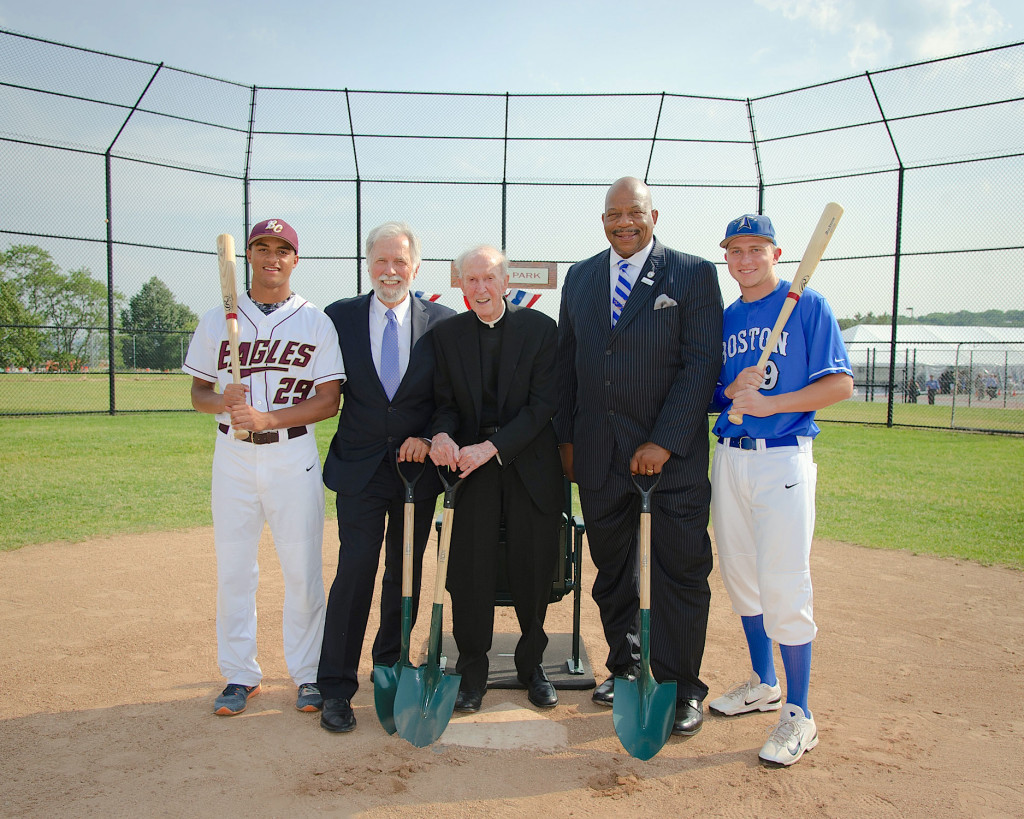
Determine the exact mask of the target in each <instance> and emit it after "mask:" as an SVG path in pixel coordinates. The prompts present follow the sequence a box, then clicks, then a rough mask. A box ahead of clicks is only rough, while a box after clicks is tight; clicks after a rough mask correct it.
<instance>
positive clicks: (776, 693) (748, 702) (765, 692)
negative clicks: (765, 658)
mask: <svg viewBox="0 0 1024 819" xmlns="http://www.w3.org/2000/svg"><path fill="white" fill-rule="evenodd" d="M708 707H709V708H710V709H711V710H712V711H717V712H718V713H719V714H725V715H726V716H728V717H731V716H733V714H746V713H747V712H749V711H778V710H779V709H780V708H781V707H782V689H781V688H780V687H779V685H778V684H775V685H767V684H766V683H763V682H761V678H760V677H758V676H757V672H756V671H753V672H751V674H750V679H749V680H748V681H747V682H745V683H740V684H739V685H737V686H736V687H735V688H731V689H730V690H729V691H726V692H725V693H724V694H722V696H720V697H719V698H718V699H714V700H711V702H710V703H708Z"/></svg>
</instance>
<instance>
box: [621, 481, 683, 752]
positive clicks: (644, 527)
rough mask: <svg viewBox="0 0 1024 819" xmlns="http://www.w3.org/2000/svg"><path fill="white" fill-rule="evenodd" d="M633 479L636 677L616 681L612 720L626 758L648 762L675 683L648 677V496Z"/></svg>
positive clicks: (667, 731)
mask: <svg viewBox="0 0 1024 819" xmlns="http://www.w3.org/2000/svg"><path fill="white" fill-rule="evenodd" d="M660 480H661V475H660V474H659V475H658V477H657V478H655V480H654V483H652V484H651V486H650V488H649V489H647V490H644V488H643V487H642V486H641V485H640V483H639V482H638V481H637V479H636V477H635V476H634V477H633V485H634V486H635V487H636V489H637V491H638V492H639V493H640V674H639V675H638V676H637V677H636V679H633V680H631V679H628V678H627V677H616V679H615V699H614V700H613V701H612V720H613V722H614V724H615V733H616V734H618V735H619V741H620V742H621V743H622V747H623V748H625V749H626V750H627V751H628V752H629V755H630V756H633V757H636V758H637V759H650V758H651V757H652V756H654V755H655V754H656V753H658V751H660V750H661V749H662V747H663V746H664V745H665V743H666V742H668V738H669V736H671V734H672V722H673V720H674V719H675V715H676V684H675V681H674V680H673V681H671V682H664V683H660V684H659V683H657V682H655V680H654V676H653V675H652V674H651V565H650V564H651V494H652V493H653V492H654V487H656V486H657V485H658V481H660Z"/></svg>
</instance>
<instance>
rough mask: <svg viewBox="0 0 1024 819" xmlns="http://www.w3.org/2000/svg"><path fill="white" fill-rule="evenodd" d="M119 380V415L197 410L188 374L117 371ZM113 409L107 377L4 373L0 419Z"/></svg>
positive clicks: (0, 379) (0, 377) (0, 382)
mask: <svg viewBox="0 0 1024 819" xmlns="http://www.w3.org/2000/svg"><path fill="white" fill-rule="evenodd" d="M114 381H115V384H114V390H115V392H114V400H115V407H116V409H117V410H118V412H133V411H136V410H147V411H151V410H163V411H166V410H189V411H191V409H192V402H191V400H190V399H189V387H190V386H191V384H192V378H191V377H190V376H187V375H185V373H182V372H177V373H118V374H117V375H115V376H114ZM109 410H110V381H109V377H108V375H107V374H106V373H0V415H12V414H17V413H46V412H108V411H109Z"/></svg>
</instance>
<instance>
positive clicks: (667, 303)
mask: <svg viewBox="0 0 1024 819" xmlns="http://www.w3.org/2000/svg"><path fill="white" fill-rule="evenodd" d="M678 306H679V302H677V301H676V300H675V299H674V298H672V297H671V296H670V295H668V294H667V293H662V294H661V295H660V296H658V298H656V299H655V300H654V309H655V310H661V309H662V308H664V307H678Z"/></svg>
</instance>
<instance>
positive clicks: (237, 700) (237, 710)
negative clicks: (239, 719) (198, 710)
mask: <svg viewBox="0 0 1024 819" xmlns="http://www.w3.org/2000/svg"><path fill="white" fill-rule="evenodd" d="M259 693H260V684H259V683H256V685H239V684H238V683H228V687H227V688H225V689H224V690H223V691H221V692H220V696H219V697H217V699H216V700H214V703H213V713H215V714H217V715H218V716H221V717H233V716H234V715H235V714H241V713H242V712H243V711H244V710H245V704H246V702H248V700H249V697H255V696H256V695H257V694H259Z"/></svg>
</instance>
